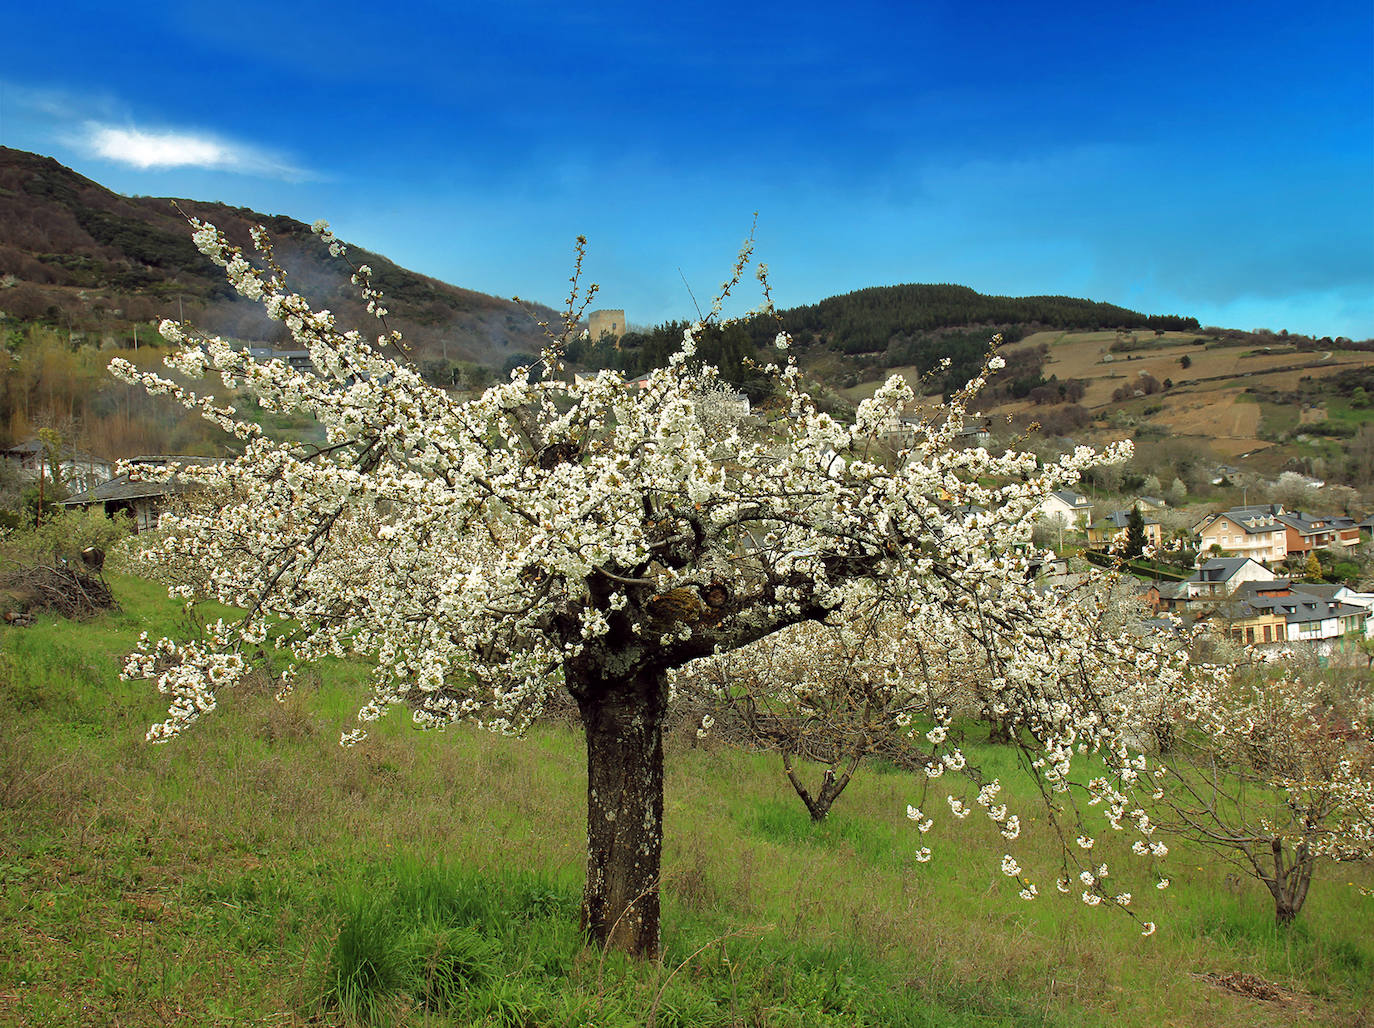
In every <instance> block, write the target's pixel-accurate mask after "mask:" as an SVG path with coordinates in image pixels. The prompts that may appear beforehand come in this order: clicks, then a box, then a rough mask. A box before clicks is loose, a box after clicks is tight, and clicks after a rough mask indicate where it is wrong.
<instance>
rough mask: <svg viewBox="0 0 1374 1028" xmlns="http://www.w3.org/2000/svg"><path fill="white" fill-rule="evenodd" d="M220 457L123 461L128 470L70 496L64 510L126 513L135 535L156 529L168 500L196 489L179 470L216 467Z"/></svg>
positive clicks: (168, 457) (160, 456) (178, 457)
mask: <svg viewBox="0 0 1374 1028" xmlns="http://www.w3.org/2000/svg"><path fill="white" fill-rule="evenodd" d="M222 462H223V459H222V458H219V457H188V456H168V455H147V456H142V457H135V458H133V459H132V460H129V461H126V462H125V463H126V464H127V465H128V470H127V471H125V472H124V473H123V474H121V475H117V476H115V477H114V478H112V479H110V480H109V481H108V482H101V483H99V484H98V485H96V486H94V487H93V488H91V489H87V490H85V491H84V492H80V493H77V494H76V495H75V496H69V497H68V498H67V499H65V500H63V501H62V505H63V506H64V507H94V506H99V507H100V508H101V509H102V510H103V511H104V512H105V514H106V516H107V517H114V516H115V515H117V514H121V513H123V514H127V515H128V516H129V517H130V518H131V519H132V520H133V527H134V531H135V532H145V531H147V530H149V529H152V528H156V527H157V524H158V519H159V518H160V517H161V515H162V512H163V511H164V510H166V509H167V505H168V503H170V502H171V500H172V499H173V498H174V497H176V496H179V495H181V494H183V493H186V492H190V491H192V490H194V489H196V488H198V483H196V482H194V481H189V480H187V479H185V478H183V477H181V476H180V475H179V474H178V473H177V472H178V470H179V469H181V468H184V467H187V466H190V465H206V464H219V463H222Z"/></svg>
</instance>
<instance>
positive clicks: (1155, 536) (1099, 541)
mask: <svg viewBox="0 0 1374 1028" xmlns="http://www.w3.org/2000/svg"><path fill="white" fill-rule="evenodd" d="M1141 517H1142V518H1143V520H1144V524H1145V545H1147V546H1160V545H1162V544H1163V542H1164V528H1163V526H1162V525H1161V524H1160V523H1159V519H1158V518H1152V517H1150V516H1149V515H1148V514H1146V513H1145V512H1144V511H1143V510H1142V511H1141ZM1130 520H1131V512H1130V511H1128V510H1114V511H1112V512H1111V513H1110V514H1107V515H1105V516H1103V517H1102V518H1100V519H1099V520H1097V521H1094V522H1093V523H1092V524H1091V525H1089V526H1088V542H1089V543H1091V544H1092V545H1094V546H1101V545H1104V544H1106V543H1110V542H1111V541H1112V540H1113V539H1115V538H1116V537H1117V536H1119V535H1122V534H1123V533H1124V532H1125V531H1126V526H1127V525H1128V524H1129V523H1130Z"/></svg>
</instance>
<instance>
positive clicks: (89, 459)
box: [0, 439, 114, 489]
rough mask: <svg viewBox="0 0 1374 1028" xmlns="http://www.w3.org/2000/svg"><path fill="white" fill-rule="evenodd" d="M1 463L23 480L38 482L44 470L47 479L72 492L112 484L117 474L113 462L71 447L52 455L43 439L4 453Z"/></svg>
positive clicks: (0, 452) (25, 443) (30, 440)
mask: <svg viewBox="0 0 1374 1028" xmlns="http://www.w3.org/2000/svg"><path fill="white" fill-rule="evenodd" d="M0 460H3V461H4V462H5V464H6V465H8V466H9V468H10V469H11V470H13V471H14V472H15V474H16V475H18V477H19V478H21V479H25V480H27V481H37V479H38V476H39V473H40V471H41V473H42V474H43V475H44V477H46V478H48V479H49V480H51V481H56V482H61V483H62V484H63V485H64V486H66V487H67V488H68V489H90V488H92V487H93V486H96V485H98V484H99V483H101V482H108V481H109V480H110V478H111V476H113V475H114V463H113V462H112V461H108V460H106V459H105V458H103V457H96V456H94V455H93V454H89V453H83V452H82V451H80V450H77V449H75V448H73V447H70V446H62V447H59V448H58V451H57V453H56V454H52V453H50V452H49V450H48V448H47V446H46V444H44V443H43V442H42V440H39V439H28V440H26V441H24V442H22V443H17V444H16V445H14V446H10V447H7V448H5V449H3V450H0Z"/></svg>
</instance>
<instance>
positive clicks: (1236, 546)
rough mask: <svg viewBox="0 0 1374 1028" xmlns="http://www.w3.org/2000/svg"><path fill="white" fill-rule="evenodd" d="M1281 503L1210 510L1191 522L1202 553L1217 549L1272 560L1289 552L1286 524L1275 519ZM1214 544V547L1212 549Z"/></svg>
mask: <svg viewBox="0 0 1374 1028" xmlns="http://www.w3.org/2000/svg"><path fill="white" fill-rule="evenodd" d="M1282 513H1283V507H1282V506H1281V505H1280V504H1270V505H1266V506H1262V507H1233V508H1232V509H1230V510H1227V511H1222V512H1220V513H1218V514H1209V515H1207V516H1206V517H1205V518H1203V519H1202V520H1201V521H1199V522H1198V523H1197V524H1196V525H1194V526H1193V533H1194V535H1195V536H1196V537H1197V540H1198V549H1199V550H1200V551H1201V552H1202V553H1208V552H1220V553H1223V554H1229V555H1231V556H1234V557H1248V558H1250V559H1251V560H1257V561H1260V562H1261V563H1273V562H1275V561H1280V560H1283V558H1284V557H1286V556H1288V527H1287V526H1286V525H1284V524H1283V522H1281V521H1279V520H1278V516H1279V515H1280V514H1282ZM1213 547H1216V550H1215V551H1213Z"/></svg>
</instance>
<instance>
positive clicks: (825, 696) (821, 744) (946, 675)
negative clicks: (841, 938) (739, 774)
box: [678, 615, 956, 822]
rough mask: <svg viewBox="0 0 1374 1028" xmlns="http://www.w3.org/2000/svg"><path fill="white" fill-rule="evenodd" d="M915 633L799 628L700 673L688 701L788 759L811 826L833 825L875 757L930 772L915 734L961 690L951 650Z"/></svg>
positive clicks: (895, 628)
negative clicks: (811, 769)
mask: <svg viewBox="0 0 1374 1028" xmlns="http://www.w3.org/2000/svg"><path fill="white" fill-rule="evenodd" d="M915 627H916V626H915V625H914V624H913V623H911V622H906V621H902V620H898V619H896V618H893V617H887V618H882V617H878V616H872V615H870V616H869V617H865V618H860V619H856V620H854V621H851V622H848V623H846V624H839V625H836V624H825V623H821V622H808V623H803V624H799V625H795V626H793V627H792V628H789V629H786V630H784V631H782V632H778V633H776V634H774V635H772V636H769V637H767V638H765V639H761V640H759V641H758V642H756V643H753V644H752V645H750V646H746V647H743V648H741V649H738V650H735V651H733V652H732V653H729V654H722V655H720V656H718V657H713V658H711V659H708V660H704V661H699V662H698V663H696V664H693V665H690V666H689V668H688V669H687V673H685V674H683V675H681V676H679V686H678V688H679V692H680V693H683V694H685V695H688V696H690V697H692V698H693V699H695V700H698V701H704V703H705V704H706V705H707V706H708V707H714V708H715V709H716V710H717V712H718V713H719V714H720V716H721V718H722V720H727V721H728V723H729V724H730V725H732V726H733V727H735V728H736V729H738V730H740V731H742V732H743V735H744V737H745V739H746V740H747V741H748V742H749V743H751V744H753V745H756V746H761V747H763V748H766V749H770V750H775V751H777V752H778V753H779V754H781V756H782V766H783V771H784V773H785V774H786V775H787V780H788V782H789V783H790V784H791V786H792V788H793V789H794V790H795V791H796V793H797V796H798V797H800V799H801V801H802V803H803V804H805V806H806V810H807V813H808V814H810V815H811V820H812V821H815V822H820V821H824V820H825V818H826V816H827V815H828V814H829V813H830V808H831V806H832V805H833V804H834V802H835V801H836V800H837V799H839V797H840V794H841V793H842V792H844V790H845V787H846V786H848V785H849V782H850V780H851V779H852V778H853V776H854V773H855V772H856V771H857V770H858V768H859V765H860V764H861V763H862V762H863V760H864V758H865V757H868V756H870V755H881V756H886V757H888V758H889V759H892V760H893V761H894V762H896V763H899V764H906V765H908V766H912V767H916V766H920V765H922V764H923V763H924V761H923V760H922V759H921V757H920V755H919V754H918V753H917V751H916V749H915V748H914V747H913V746H912V744H911V742H910V740H909V738H908V732H909V730H910V726H911V725H912V723H913V721H914V720H915V719H916V718H919V717H921V716H922V715H926V716H930V717H933V716H934V712H935V710H936V709H937V708H939V707H940V706H942V705H947V704H948V703H949V702H950V701H951V700H952V698H953V696H954V693H955V692H956V689H955V687H954V685H953V676H952V674H951V666H952V665H951V661H950V656H951V651H950V650H949V649H948V648H946V647H943V646H939V645H932V644H931V643H929V642H925V641H922V639H921V638H920V637H919V633H917V632H914V631H913V628H915ZM708 716H711V717H712V718H713V719H714V717H715V715H708ZM801 760H808V761H812V762H814V763H816V764H820V765H822V768H823V770H822V773H821V780H820V783H819V786H809V785H808V784H807V782H806V781H804V779H803V772H802V769H801V767H800V765H799V761H801Z"/></svg>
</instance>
